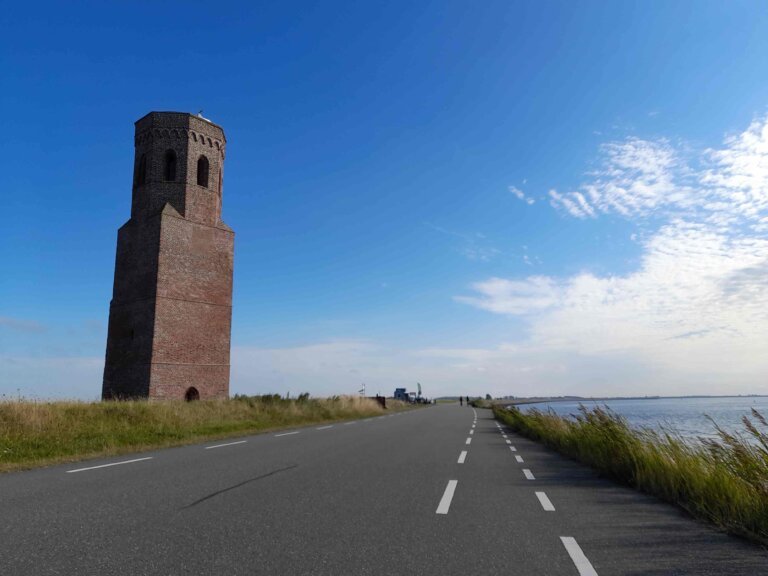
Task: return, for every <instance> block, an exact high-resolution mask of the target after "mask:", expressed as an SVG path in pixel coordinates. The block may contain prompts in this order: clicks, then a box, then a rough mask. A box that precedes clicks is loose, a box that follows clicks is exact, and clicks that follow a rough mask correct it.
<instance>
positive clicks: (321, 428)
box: [316, 425, 333, 430]
mask: <svg viewBox="0 0 768 576" xmlns="http://www.w3.org/2000/svg"><path fill="white" fill-rule="evenodd" d="M328 428H333V425H331V426H320V428H316V430H328Z"/></svg>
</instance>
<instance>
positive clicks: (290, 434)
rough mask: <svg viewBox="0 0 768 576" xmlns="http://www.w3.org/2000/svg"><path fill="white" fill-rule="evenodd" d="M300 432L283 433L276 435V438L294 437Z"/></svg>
mask: <svg viewBox="0 0 768 576" xmlns="http://www.w3.org/2000/svg"><path fill="white" fill-rule="evenodd" d="M298 433H299V432H298V431H296V432H283V433H282V434H275V438H280V436H292V435H293V434H298Z"/></svg>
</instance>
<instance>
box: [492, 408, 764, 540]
mask: <svg viewBox="0 0 768 576" xmlns="http://www.w3.org/2000/svg"><path fill="white" fill-rule="evenodd" d="M494 414H495V415H496V417H497V418H498V419H499V420H501V421H503V422H504V423H505V424H507V425H508V426H510V427H511V428H512V429H513V430H515V431H517V432H519V433H520V434H522V435H524V436H527V437H528V438H531V439H534V440H538V441H541V442H543V443H544V444H546V445H547V446H550V447H551V448H554V449H555V450H557V451H558V452H561V453H563V454H565V455H567V456H570V457H572V458H574V459H576V460H579V461H581V462H584V463H586V464H589V465H590V466H592V467H594V468H596V469H597V470H599V471H600V472H602V473H604V474H605V475H607V476H609V477H611V478H613V479H614V480H617V481H619V482H622V483H625V484H628V485H630V486H633V487H635V488H638V489H640V490H642V491H644V492H648V493H650V494H653V495H655V496H658V497H659V498H662V499H664V500H666V501H668V502H672V503H674V504H677V505H679V506H681V507H683V508H684V509H685V510H687V511H688V512H690V513H691V514H692V515H693V516H695V517H697V518H701V519H704V520H707V521H709V522H712V523H713V524H715V525H717V526H719V527H720V528H722V529H724V530H726V531H728V532H730V533H733V534H737V535H741V536H745V537H747V538H749V539H751V540H755V541H757V542H760V543H762V544H768V423H767V422H766V420H765V419H764V418H763V416H762V415H761V414H760V413H758V412H756V411H754V410H753V412H752V415H751V417H746V416H745V417H744V420H743V422H744V429H743V431H742V433H740V434H730V433H728V432H726V431H724V430H722V429H720V428H718V434H719V438H717V439H700V440H699V442H695V441H691V440H686V439H683V438H682V437H681V436H680V435H678V434H676V433H674V432H668V433H657V432H653V431H650V430H645V429H642V430H641V429H635V428H632V427H630V426H629V425H628V424H627V422H626V420H624V419H623V418H622V417H620V416H619V415H617V414H615V413H613V412H611V411H609V410H607V409H603V408H595V409H592V410H589V409H586V408H584V407H582V408H581V411H580V414H579V415H578V416H577V417H576V418H564V417H560V416H557V415H556V414H554V413H552V412H542V411H539V410H531V411H528V412H525V413H523V412H521V411H520V410H518V409H517V408H511V409H505V408H502V407H500V406H495V407H494Z"/></svg>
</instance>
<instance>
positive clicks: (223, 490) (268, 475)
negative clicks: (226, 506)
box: [181, 464, 299, 510]
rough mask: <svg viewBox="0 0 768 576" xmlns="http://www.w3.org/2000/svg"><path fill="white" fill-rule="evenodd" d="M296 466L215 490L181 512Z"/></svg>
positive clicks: (279, 469) (296, 466)
mask: <svg viewBox="0 0 768 576" xmlns="http://www.w3.org/2000/svg"><path fill="white" fill-rule="evenodd" d="M298 467H299V465H298V464H294V465H293V466H286V467H285V468H278V469H277V470H272V472H267V473H266V474H262V475H261V476H256V477H255V478H250V479H248V480H245V481H243V482H239V483H238V484H235V485H233V486H230V487H229V488H223V489H222V490H217V491H216V492H212V493H211V494H208V495H207V496H203V497H202V498H200V499H199V500H195V501H194V502H192V504H187V505H186V506H184V507H183V508H181V510H187V509H189V508H192V507H193V506H197V505H198V504H202V503H203V502H205V501H206V500H210V499H211V498H215V497H216V496H218V495H219V494H224V492H229V491H230V490H235V489H236V488H240V487H241V486H245V485H246V484H250V483H251V482H256V481H257V480H263V479H264V478H269V477H270V476H274V475H275V474H279V473H280V472H286V471H288V470H292V469H293V468H298Z"/></svg>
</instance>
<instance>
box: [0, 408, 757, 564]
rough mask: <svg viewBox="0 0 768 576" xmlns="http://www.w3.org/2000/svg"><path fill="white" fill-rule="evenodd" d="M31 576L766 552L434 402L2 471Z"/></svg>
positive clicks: (628, 560)
mask: <svg viewBox="0 0 768 576" xmlns="http://www.w3.org/2000/svg"><path fill="white" fill-rule="evenodd" d="M475 414H476V415H477V420H476V422H475ZM27 574H29V575H36V576H37V575H48V574H63V575H68V576H69V575H81V574H82V575H85V574H94V575H99V576H106V575H112V574H126V575H128V574H130V575H136V576H138V575H144V574H147V575H149V574H151V575H181V574H184V575H187V574H189V575H197V574H200V575H208V574H210V575H217V576H219V575H239V574H248V575H256V574H275V575H277V574H289V575H301V574H307V575H310V574H311V575H332V576H341V575H369V574H370V575H383V574H387V575H410V574H418V575H422V574H423V575H441V576H444V575H451V574H456V575H473V574H520V575H525V576H529V575H539V574H541V575H548V576H550V575H555V576H557V575H581V576H586V575H594V574H600V575H601V576H605V575H609V574H643V575H655V574H658V575H665V576H669V575H676V574H696V575H698V574H712V575H715V574H716V575H718V576H721V575H741V574H744V575H749V576H755V575H761V574H768V554H766V552H765V551H764V550H763V549H761V548H759V547H757V546H755V545H752V544H748V543H746V542H743V541H741V540H739V539H736V538H733V537H729V536H726V535H724V534H721V533H718V532H717V531H715V530H713V529H711V528H709V527H707V526H705V525H703V524H701V523H698V522H696V521H694V520H691V519H690V518H688V517H686V516H685V515H684V514H683V513H682V512H680V511H678V510H677V509H676V508H674V507H672V506H669V505H666V504H664V503H661V502H659V501H657V500H655V499H654V498H651V497H649V496H646V495H643V494H639V493H637V492H635V491H633V490H630V489H627V488H623V487H620V486H617V485H615V484H613V483H611V482H609V481H606V480H602V479H600V478H599V477H598V476H597V475H596V474H595V473H593V472H592V471H590V470H589V469H587V468H585V467H583V466H581V465H579V464H576V463H574V462H571V461H569V460H566V459H564V458H562V457H560V456H559V455H557V454H554V453H552V452H550V451H548V450H546V449H544V448H543V447H541V446H540V445H538V444H535V443H533V442H530V441H528V440H525V439H522V438H519V437H517V436H515V435H513V434H510V433H507V432H505V431H504V429H503V428H500V427H499V425H497V423H496V421H495V420H494V419H493V417H492V415H491V413H490V411H487V410H477V411H476V412H475V411H474V410H473V409H472V408H468V407H459V406H458V405H441V406H435V407H429V408H425V409H423V410H416V411H412V412H407V413H401V414H397V415H390V416H386V417H381V418H375V419H370V420H360V421H355V422H349V423H346V424H335V425H333V426H316V427H307V428H301V429H295V430H288V431H284V432H281V433H273V434H262V435H258V436H249V437H244V438H236V439H232V440H227V441H222V442H213V443H208V444H202V445H195V446H186V447H183V448H175V449H169V450H161V451H155V452H147V453H142V454H138V455H131V456H125V457H120V458H113V459H109V460H99V461H87V462H82V463H79V464H76V465H71V464H70V465H67V466H56V467H51V468H46V469H40V470H34V471H28V472H21V473H13V474H6V475H1V476H0V575H2V576H10V575H27Z"/></svg>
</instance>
